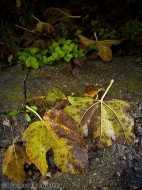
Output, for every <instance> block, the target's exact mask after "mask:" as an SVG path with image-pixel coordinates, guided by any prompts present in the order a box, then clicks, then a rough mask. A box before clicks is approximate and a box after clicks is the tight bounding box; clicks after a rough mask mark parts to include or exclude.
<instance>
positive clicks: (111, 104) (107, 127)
mask: <svg viewBox="0 0 142 190" xmlns="http://www.w3.org/2000/svg"><path fill="white" fill-rule="evenodd" d="M132 108H133V105H132V104H130V103H128V102H125V101H122V100H111V101H103V102H101V101H98V102H96V103H95V104H94V105H93V106H92V107H91V108H90V109H89V110H88V111H87V112H86V113H85V115H84V117H83V119H82V121H81V123H80V129H81V131H83V130H84V128H85V127H84V126H87V127H88V136H89V137H90V138H91V139H92V142H93V144H94V145H95V147H98V148H105V147H109V146H111V145H112V143H113V141H116V142H118V143H121V144H131V143H133V141H134V133H133V126H134V120H133V118H132V117H131V116H130V115H129V113H128V111H129V110H131V109H132ZM85 133H86V132H85Z"/></svg>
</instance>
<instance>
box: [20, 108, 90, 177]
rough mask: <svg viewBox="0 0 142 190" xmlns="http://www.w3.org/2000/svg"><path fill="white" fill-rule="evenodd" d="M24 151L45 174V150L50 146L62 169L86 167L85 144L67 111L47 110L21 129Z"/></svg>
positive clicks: (74, 170)
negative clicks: (24, 143) (40, 118)
mask: <svg viewBox="0 0 142 190" xmlns="http://www.w3.org/2000/svg"><path fill="white" fill-rule="evenodd" d="M23 137H24V138H25V139H27V143H26V152H27V154H28V156H29V159H30V161H31V162H32V163H34V164H35V165H36V166H37V168H38V169H39V170H40V172H41V174H42V175H43V176H44V175H45V174H46V172H47V170H48V162H47V160H46V153H47V151H48V150H50V149H52V150H53V153H54V161H55V164H56V165H57V167H58V168H60V169H61V171H62V172H65V173H71V174H81V173H82V172H84V171H85V170H86V169H87V167H88V154H87V147H86V143H85V141H84V139H83V138H82V137H81V136H80V133H79V131H78V128H77V124H76V122H75V121H74V120H73V119H72V118H71V117H70V116H69V115H68V114H66V113H63V112H62V111H59V110H55V109H53V110H49V111H47V112H46V113H45V114H44V117H43V120H42V121H38V122H34V123H32V124H31V125H30V126H29V127H28V128H27V129H26V131H25V132H24V135H23Z"/></svg>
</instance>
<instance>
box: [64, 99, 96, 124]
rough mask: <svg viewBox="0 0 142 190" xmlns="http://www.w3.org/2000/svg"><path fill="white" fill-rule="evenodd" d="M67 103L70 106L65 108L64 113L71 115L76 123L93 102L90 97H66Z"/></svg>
mask: <svg viewBox="0 0 142 190" xmlns="http://www.w3.org/2000/svg"><path fill="white" fill-rule="evenodd" d="M68 101H69V102H70V104H71V105H69V106H66V107H65V108H64V111H65V112H66V113H68V114H69V115H71V116H72V117H73V119H74V120H75V121H76V122H77V123H78V122H79V121H80V118H81V115H83V113H84V112H85V110H87V108H88V107H90V106H91V105H92V104H93V103H94V101H95V100H93V99H92V98H90V97H73V96H68Z"/></svg>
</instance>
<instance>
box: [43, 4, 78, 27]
mask: <svg viewBox="0 0 142 190" xmlns="http://www.w3.org/2000/svg"><path fill="white" fill-rule="evenodd" d="M43 16H44V17H45V18H46V20H48V22H50V23H52V24H55V23H56V22H57V21H58V22H59V21H62V22H63V21H67V20H69V19H71V18H80V17H81V16H72V15H70V13H69V11H68V10H67V9H65V8H60V9H59V8H56V7H50V8H48V9H46V10H45V11H44V13H43Z"/></svg>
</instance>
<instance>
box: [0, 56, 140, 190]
mask: <svg viewBox="0 0 142 190" xmlns="http://www.w3.org/2000/svg"><path fill="white" fill-rule="evenodd" d="M0 76H1V80H0V99H1V101H0V135H1V140H0V148H1V152H0V159H1V164H2V159H3V153H4V151H5V150H6V148H7V147H8V146H9V145H10V144H12V141H13V139H14V138H15V137H16V136H19V135H21V134H22V133H23V131H24V130H25V129H26V127H27V122H26V121H25V120H24V116H23V113H20V114H18V115H17V116H13V117H11V116H8V112H9V111H10V110H12V109H18V110H21V111H23V109H24V105H25V99H26V98H27V99H29V98H32V97H34V96H46V94H47V91H48V89H49V88H51V87H58V88H60V89H61V90H62V91H63V92H64V93H65V94H66V95H70V94H71V93H77V95H83V94H84V89H85V87H86V86H87V85H95V86H96V85H97V86H99V87H107V86H108V84H109V82H110V80H111V79H114V84H113V86H112V87H111V89H110V91H109V93H108V95H107V97H109V98H115V99H121V100H125V101H130V102H133V103H135V104H136V105H137V106H138V109H137V111H136V112H132V115H133V117H135V118H141V117H142V90H141V89H142V63H141V62H137V61H136V58H135V57H121V58H114V59H113V60H112V61H111V62H109V63H104V62H102V61H101V60H94V61H90V62H86V63H84V65H83V67H82V68H81V69H80V68H79V69H78V70H76V71H75V72H74V75H73V74H72V73H71V72H70V69H69V67H68V65H67V64H64V63H61V64H57V65H54V66H52V67H44V68H40V69H39V70H30V71H27V70H22V68H21V67H20V66H15V67H11V68H7V69H5V70H3V71H0ZM136 125H137V126H136V127H137V128H136V131H137V133H136V135H137V136H136V140H135V144H134V145H132V146H122V145H118V144H114V145H113V146H112V147H111V148H109V149H105V150H101V151H96V150H91V149H90V151H89V161H90V166H89V170H88V172H86V173H85V174H83V175H79V176H78V175H69V174H62V173H61V172H56V173H55V174H54V172H51V171H50V172H49V173H48V174H47V176H46V177H44V178H43V177H41V175H40V174H39V172H38V171H37V170H35V171H34V172H33V174H31V171H29V172H28V178H27V181H26V182H25V186H23V188H22V189H25V190H26V189H38V190H40V189H44V188H45V187H48V189H61V190H74V189H75V190H79V189H82V190H92V189H96V190H125V189H126V190H127V189H128V190H129V189H130V190H131V189H142V188H141V187H142V135H141V133H140V132H139V130H140V128H141V126H142V125H141V119H140V121H139V122H138V123H136ZM1 164H0V165H1ZM0 177H1V182H2V188H1V189H3V190H7V189H10V188H11V189H18V188H16V187H14V188H13V187H12V186H11V187H10V188H9V187H8V186H7V184H8V183H9V181H8V179H7V177H5V176H3V175H2V173H1V174H0ZM10 184H11V185H12V183H11V182H10ZM26 185H27V186H26ZM28 185H29V187H28ZM34 185H35V187H34ZM39 185H41V186H39ZM31 186H32V187H34V188H32V187H31Z"/></svg>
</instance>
